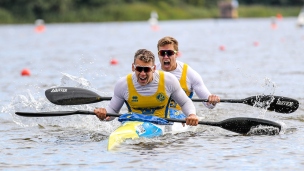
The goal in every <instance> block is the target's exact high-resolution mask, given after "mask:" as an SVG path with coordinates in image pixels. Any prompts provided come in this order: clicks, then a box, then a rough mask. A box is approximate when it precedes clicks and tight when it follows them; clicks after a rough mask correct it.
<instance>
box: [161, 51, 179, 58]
mask: <svg viewBox="0 0 304 171" xmlns="http://www.w3.org/2000/svg"><path fill="white" fill-rule="evenodd" d="M176 53H177V51H176V50H160V51H158V54H159V55H160V56H163V57H164V56H165V55H167V56H168V57H170V56H172V55H174V54H176Z"/></svg>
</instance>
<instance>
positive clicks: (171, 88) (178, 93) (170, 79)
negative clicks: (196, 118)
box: [165, 72, 196, 116]
mask: <svg viewBox="0 0 304 171" xmlns="http://www.w3.org/2000/svg"><path fill="white" fill-rule="evenodd" d="M165 77H166V78H165V80H166V91H167V92H168V93H169V94H170V95H171V97H172V99H173V100H174V101H175V102H177V104H179V105H180V106H181V108H182V111H183V113H184V114H185V115H187V116H188V115H189V114H196V109H195V106H194V104H193V102H192V100H191V99H190V98H189V97H188V96H187V95H186V93H185V91H184V90H183V89H182V88H181V86H180V84H179V81H178V80H177V78H176V77H175V76H174V75H173V74H171V73H168V72H166V73H165Z"/></svg>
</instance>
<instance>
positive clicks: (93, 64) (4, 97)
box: [0, 18, 304, 170]
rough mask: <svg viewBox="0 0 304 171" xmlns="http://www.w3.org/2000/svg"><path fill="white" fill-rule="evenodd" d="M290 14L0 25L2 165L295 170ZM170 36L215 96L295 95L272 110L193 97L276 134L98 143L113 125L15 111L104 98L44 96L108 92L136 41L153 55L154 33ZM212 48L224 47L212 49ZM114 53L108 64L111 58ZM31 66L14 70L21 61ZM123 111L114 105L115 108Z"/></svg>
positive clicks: (206, 133) (210, 132) (298, 154)
mask: <svg viewBox="0 0 304 171" xmlns="http://www.w3.org/2000/svg"><path fill="white" fill-rule="evenodd" d="M295 23H296V18H284V19H283V20H282V21H277V28H276V29H273V28H272V27H271V19H270V18H265V19H238V20H189V21H164V22H160V23H159V24H160V25H159V26H160V30H159V31H153V30H152V29H151V28H150V26H149V24H148V22H120V23H86V24H47V25H46V31H45V32H43V33H35V32H34V26H33V25H1V26H0V37H1V39H0V49H1V51H0V61H1V64H2V67H1V70H0V77H1V79H0V90H1V96H0V105H1V106H0V107H1V108H0V110H1V115H0V125H1V126H0V137H1V138H0V152H1V157H0V169H1V170H41V169H43V170H80V169H82V170H110V169H111V170H301V168H303V166H304V162H303V160H302V158H303V157H304V150H303V148H302V144H303V143H302V142H303V139H304V136H303V135H304V134H303V133H304V129H303V120H304V117H303V111H304V108H303V106H302V104H303V100H304V98H303V95H304V93H303V85H304V83H303V80H304V71H303V69H302V68H303V66H304V60H303V50H302V49H303V44H304V30H303V29H300V28H297V27H296V26H295ZM167 35H170V36H173V37H175V38H177V40H178V41H179V43H180V45H179V46H180V51H181V53H182V55H181V57H180V58H179V59H180V60H181V61H184V62H187V63H188V64H189V65H190V66H192V67H193V68H194V69H196V70H197V71H198V72H199V74H200V75H201V76H202V78H203V79H204V82H205V84H206V85H207V87H208V88H209V90H210V91H211V92H212V93H214V94H217V95H219V96H220V97H221V98H222V99H224V98H229V99H242V98H246V97H249V96H254V95H260V94H273V95H280V96H285V97H290V98H293V99H297V100H298V101H299V102H300V106H299V109H298V110H297V111H296V112H294V113H292V114H281V113H275V112H270V111H265V110H264V109H259V108H255V107H251V106H249V105H245V104H229V103H221V104H218V105H217V107H216V108H215V109H213V110H208V109H206V108H205V107H204V106H203V105H202V104H200V103H196V106H197V111H198V114H199V116H200V117H201V118H202V119H204V120H208V121H221V120H224V119H227V118H232V117H239V116H242V117H255V118H262V119H267V120H271V121H275V122H278V123H280V124H282V125H283V130H282V131H281V133H280V134H279V135H275V136H268V135H252V136H242V135H238V134H235V133H232V132H229V131H227V130H223V129H221V128H217V127H211V126H199V127H198V129H197V131H196V132H189V133H183V134H178V135H175V136H172V135H167V136H164V137H159V138H155V139H139V140H135V141H131V140H129V141H127V142H126V143H124V144H122V146H120V147H118V148H117V149H116V150H115V151H111V152H109V151H107V150H106V147H107V137H108V135H109V134H110V133H111V132H112V131H113V130H114V129H115V128H116V127H118V125H119V123H118V122H117V121H116V120H115V121H113V122H100V121H99V120H98V119H97V118H96V117H95V116H85V115H73V116H64V117H52V118H47V117H44V118H26V117H20V116H17V115H15V114H14V113H15V112H16V111H22V112H27V111H32V112H40V111H61V110H93V109H94V108H95V107H97V106H98V107H100V106H106V104H107V102H106V101H104V102H99V103H95V104H88V105H79V106H58V105H54V104H51V103H50V102H49V101H48V100H47V99H46V97H45V95H44V91H45V90H46V89H49V88H51V87H54V86H71V87H82V88H87V89H90V90H92V91H95V92H96V93H98V94H100V95H102V96H112V91H113V85H114V84H115V82H116V80H117V79H118V78H119V77H122V76H124V75H126V74H127V73H129V72H130V71H131V63H132V62H133V55H134V53H135V51H136V50H137V49H139V48H147V49H150V50H152V51H153V52H154V53H155V54H157V49H156V44H157V41H158V40H159V39H160V38H162V37H163V36H167ZM220 46H224V47H225V50H224V51H221V50H220V49H219V47H220ZM111 59H116V60H118V62H119V63H118V64H117V65H110V60H111ZM24 68H28V69H30V71H31V76H30V77H22V76H21V75H20V72H21V70H22V69H24ZM125 110H126V109H125V108H123V109H122V112H124V111H125Z"/></svg>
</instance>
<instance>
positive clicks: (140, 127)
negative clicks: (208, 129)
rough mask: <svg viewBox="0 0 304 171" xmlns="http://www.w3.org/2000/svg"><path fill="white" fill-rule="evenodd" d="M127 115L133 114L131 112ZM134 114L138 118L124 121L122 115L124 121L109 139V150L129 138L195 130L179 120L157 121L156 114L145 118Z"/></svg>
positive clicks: (151, 136)
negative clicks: (178, 121)
mask: <svg viewBox="0 0 304 171" xmlns="http://www.w3.org/2000/svg"><path fill="white" fill-rule="evenodd" d="M126 115H128V116H131V115H130V114H126ZM134 116H135V117H136V119H131V120H129V121H128V120H126V121H122V119H121V117H120V119H119V121H122V125H121V126H119V127H118V128H117V129H116V130H115V131H114V132H112V133H111V134H110V136H109V140H108V150H113V149H114V148H115V147H117V146H119V145H120V144H121V143H123V142H124V141H125V140H127V139H137V138H154V137H159V136H163V135H165V134H177V133H181V132H186V131H191V130H193V129H191V127H190V126H187V125H185V126H183V125H182V124H181V123H177V122H174V123H170V122H167V121H166V123H162V122H158V123H156V122H155V120H153V119H154V118H157V117H154V116H153V119H151V118H149V119H147V118H144V119H143V117H147V116H145V115H140V114H137V115H136V114H132V117H134ZM150 117H152V116H150ZM138 118H140V119H138ZM128 119H130V118H128ZM158 119H162V118H158Z"/></svg>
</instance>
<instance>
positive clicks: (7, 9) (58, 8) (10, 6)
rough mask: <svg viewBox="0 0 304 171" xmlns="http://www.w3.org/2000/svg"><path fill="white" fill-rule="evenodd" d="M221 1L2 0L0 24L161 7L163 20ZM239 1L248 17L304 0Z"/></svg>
mask: <svg viewBox="0 0 304 171" xmlns="http://www.w3.org/2000/svg"><path fill="white" fill-rule="evenodd" d="M220 1H223V0H0V24H1V23H2V24H6V23H33V21H34V20H36V19H44V20H45V21H46V22H48V23H52V22H106V21H140V20H147V19H148V18H149V17H150V12H151V11H157V13H158V15H159V19H160V20H169V19H170V20H174V19H194V18H217V17H219V9H218V3H219V2H220ZM224 1H225V0H224ZM226 1H229V0H226ZM238 2H239V9H240V16H242V15H241V14H243V16H244V17H263V16H264V17H265V16H267V15H270V13H275V12H277V11H283V12H282V13H286V15H287V16H296V15H297V14H298V11H299V10H300V9H301V7H302V5H303V4H304V0H239V1H238ZM265 11H266V12H265ZM267 11H268V12H267Z"/></svg>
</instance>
